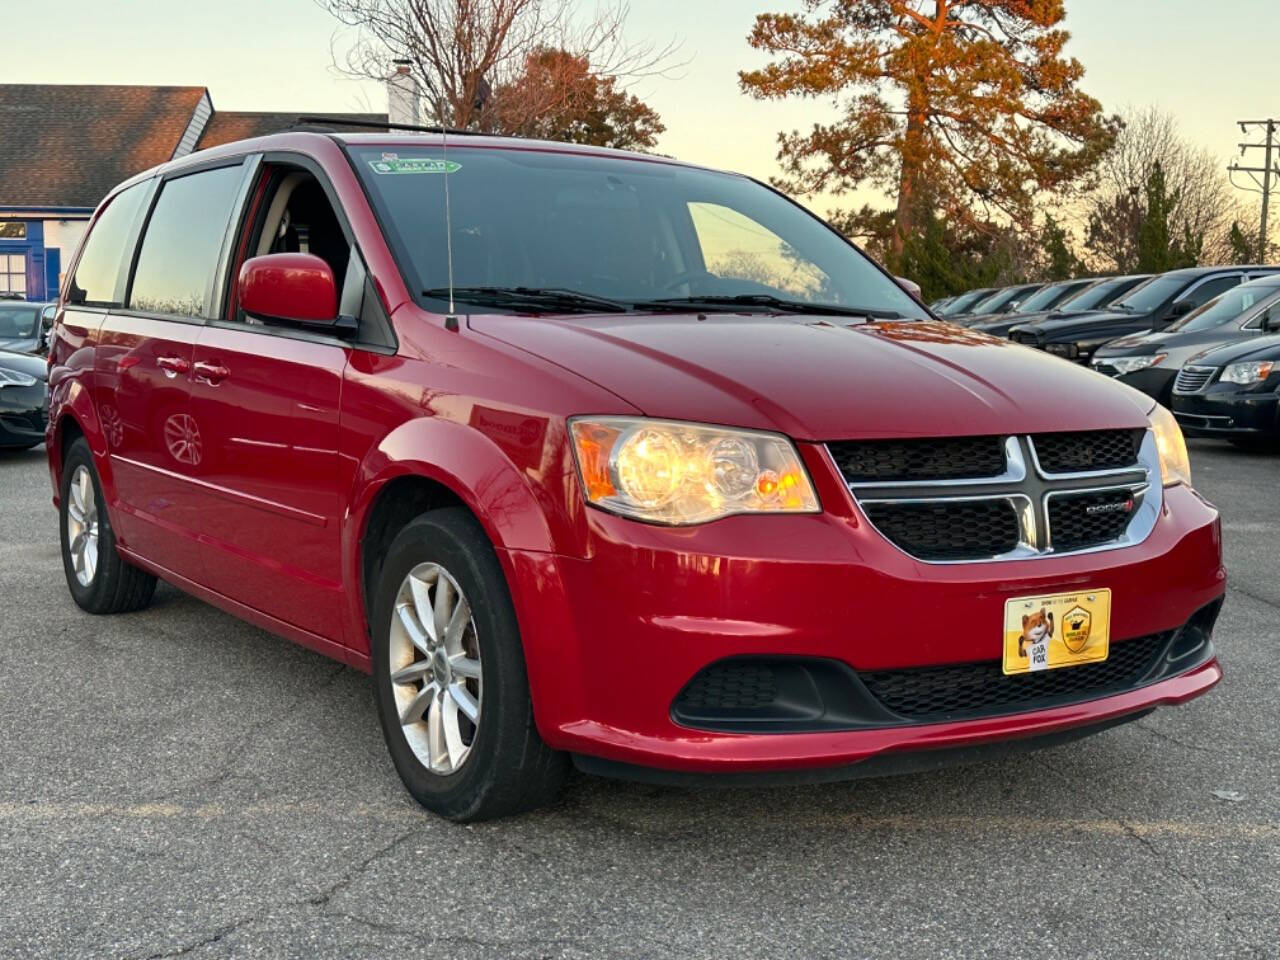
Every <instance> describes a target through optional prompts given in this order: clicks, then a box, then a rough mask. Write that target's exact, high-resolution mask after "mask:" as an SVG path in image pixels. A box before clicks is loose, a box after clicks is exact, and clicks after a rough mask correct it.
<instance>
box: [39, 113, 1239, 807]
mask: <svg viewBox="0 0 1280 960" xmlns="http://www.w3.org/2000/svg"><path fill="white" fill-rule="evenodd" d="M49 362H50V378H49V386H50V409H49V428H48V450H49V468H50V473H51V476H52V480H53V486H54V490H55V498H54V502H55V504H56V505H57V506H58V508H59V511H60V519H61V535H62V552H63V558H64V563H65V567H66V575H67V584H68V586H69V588H70V590H71V594H72V596H73V597H74V599H75V601H76V602H77V603H78V604H79V605H80V606H81V607H82V608H84V609H85V610H87V611H89V612H91V613H114V612H121V611H126V610H135V609H138V608H139V607H142V606H144V605H146V604H147V602H148V601H149V600H150V598H151V595H152V591H153V590H154V588H155V583H156V578H162V579H164V580H166V581H168V582H170V583H172V584H174V585H176V586H177V587H179V588H180V589H182V590H185V591H188V592H190V593H192V594H194V595H195V596H197V597H200V598H202V599H204V600H206V601H208V602H209V603H212V604H214V605H216V606H218V607H221V608H222V609H224V610H226V611H229V612H230V613H232V614H234V615H236V616H238V617H242V618H244V619H245V620H248V621H250V622H252V623H254V624H257V625H258V626H260V627H262V628H263V629H265V630H268V631H271V632H273V633H276V634H279V635H281V636H284V637H287V638H289V639H291V640H294V641H296V642H299V643H302V644H305V645H306V646H308V647H311V648H313V649H315V650H318V651H320V652H322V653H324V654H327V655H329V656H331V657H334V658H335V659H338V660H341V661H343V662H345V663H348V664H350V665H351V666H354V667H358V668H360V669H362V670H366V671H370V672H372V674H373V690H374V699H375V702H376V707H377V710H378V715H379V718H380V720H381V723H382V728H383V731H384V733H385V735H386V741H387V745H388V748H389V750H390V753H391V757H392V760H393V761H394V763H395V766H396V769H397V770H398V772H399V774H400V776H401V777H402V778H403V780H404V782H405V784H406V786H407V787H408V789H409V790H410V792H411V793H412V794H413V795H414V797H416V798H417V799H418V800H419V801H420V802H421V803H422V804H423V805H425V806H426V807H428V808H429V809H431V810H434V811H437V812H439V813H441V814H443V815H445V816H447V817H452V818H455V819H459V820H465V819H478V818H483V817H492V816H497V815H501V814H506V813H511V812H513V811H516V810H520V809H526V808H529V807H532V806H535V805H537V804H540V803H543V802H546V801H548V800H549V799H551V798H552V797H553V796H554V795H555V793H556V791H557V789H558V788H559V786H560V785H561V783H562V782H563V780H564V777H565V776H566V773H567V771H568V768H569V764H570V762H571V761H572V762H574V763H576V764H577V765H578V766H579V767H580V768H582V769H585V770H587V771H591V772H596V773H603V774H610V775H616V776H629V777H639V778H647V779H653V780H658V781H690V782H700V781H703V780H705V779H708V778H711V779H718V780H720V781H727V782H731V783H757V782H770V781H774V780H784V781H792V782H794V781H796V780H799V781H811V782H812V781H820V780H827V779H836V778H841V777H851V776H860V775H868V774H879V773H885V772H890V771H895V770H914V769H923V768H927V767H929V766H932V765H937V764H942V763H946V762H953V761H956V760H963V759H969V758H971V757H974V756H977V755H980V754H982V753H985V752H987V751H986V749H985V748H991V749H992V750H996V751H998V750H1008V749H1011V748H1018V747H1028V746H1038V745H1044V744H1047V743H1054V742H1062V741H1065V740H1069V739H1072V738H1075V737H1078V736H1081V735H1083V734H1086V733H1090V732H1093V731H1097V730H1099V729H1103V728H1105V727H1108V726H1111V725H1114V724H1117V723H1120V722H1123V721H1126V720H1130V719H1133V718H1135V717H1138V716H1141V715H1143V714H1144V713H1146V712H1149V711H1150V710H1152V709H1154V708H1155V707H1156V706H1159V705H1164V704H1176V703H1181V702H1183V701H1185V700H1188V699H1190V698H1192V697H1195V696H1197V695H1199V694H1201V693H1204V692H1205V691H1206V690H1208V689H1209V688H1210V687H1212V686H1213V685H1214V684H1215V683H1216V682H1217V681H1218V680H1219V678H1220V677H1221V671H1220V669H1219V667H1218V664H1217V660H1216V658H1215V655H1214V650H1213V646H1212V643H1211V640H1210V635H1211V631H1212V628H1213V624H1214V620H1215V617H1216V615H1217V612H1218V609H1219V607H1220V605H1221V602H1222V597H1223V591H1224V585H1225V577H1224V572H1223V567H1222V560H1221V544H1220V530H1219V522H1218V514H1217V512H1216V511H1215V510H1214V508H1213V507H1212V506H1211V505H1210V504H1208V503H1207V502H1205V500H1204V499H1203V498H1201V497H1200V495H1199V494H1197V493H1196V492H1195V490H1194V489H1193V488H1192V486H1191V482H1190V476H1189V473H1190V471H1189V469H1188V465H1187V454H1186V448H1185V445H1184V444H1183V441H1182V437H1181V435H1180V433H1179V431H1178V427H1177V425H1176V423H1175V422H1174V421H1173V419H1172V417H1171V416H1170V414H1169V413H1168V412H1167V411H1166V410H1165V409H1164V408H1162V407H1160V406H1158V405H1155V404H1154V403H1153V402H1152V401H1151V400H1150V399H1148V398H1147V397H1145V396H1143V395H1142V394H1140V393H1138V392H1136V391H1134V390H1131V389H1128V388H1126V387H1123V386H1121V385H1118V384H1115V383H1113V382H1111V381H1110V380H1108V379H1107V378H1106V377H1103V376H1100V375H1098V374H1096V373H1093V372H1091V371H1089V370H1087V369H1083V368H1081V367H1079V366H1077V365H1074V364H1071V363H1067V362H1064V361H1062V360H1060V359H1058V358H1056V357H1052V356H1049V355H1047V354H1044V353H1042V352H1039V351H1034V350H1030V349H1026V348H1023V347H1020V346H1017V345H1014V344H1011V343H1008V342H1006V341H999V340H994V339H991V338H989V337H987V336H984V335H982V334H978V333H975V332H973V331H967V330H964V329H961V328H958V327H955V326H951V325H947V324H944V323H940V322H938V321H936V320H935V319H934V318H932V317H931V316H930V315H929V314H928V312H927V311H926V310H925V309H924V308H923V307H922V306H921V305H920V304H919V303H918V302H917V301H916V300H915V299H913V298H912V297H911V296H909V295H908V294H907V293H905V292H904V290H903V288H902V287H901V286H900V285H899V284H898V283H895V282H894V280H893V278H892V277H890V276H888V275H887V274H885V273H884V271H883V270H881V269H880V267H878V266H877V265H876V264H875V263H874V262H872V261H871V260H869V259H868V258H867V257H865V256H864V255H863V254H862V253H860V252H859V251H858V249H857V248H855V247H854V246H852V245H851V244H850V243H849V242H848V241H847V240H845V239H844V238H843V237H842V236H841V235H840V234H839V233H837V232H835V231H834V230H832V229H831V228H830V227H828V226H827V225H826V224H825V223H823V221H821V220H820V219H818V218H817V217H815V216H813V215H812V214H810V213H808V212H807V211H805V210H804V209H803V208H801V207H799V206H797V205H796V204H794V203H792V202H791V201H789V200H788V199H787V198H785V197H784V196H782V195H780V194H779V193H777V192H775V191H773V190H771V189H770V188H768V187H766V186H764V185H762V184H760V183H757V182H755V181H752V180H750V179H748V178H746V177H742V176H737V175H734V174H729V173H719V172H713V171H709V170H704V169H700V168H697V167H694V166H689V165H686V164H682V163H678V162H675V161H672V160H668V159H664V158H660V157H653V156H644V155H635V154H628V153H622V152H615V151H608V150H600V149H592V148H579V147H574V146H568V145H564V144H552V143H539V142H533V141H524V140H512V139H498V138H486V137H476V136H467V137H450V138H449V139H448V142H447V143H446V142H445V141H444V140H443V139H442V138H441V137H440V136H438V135H434V134H428V135H422V134H400V135H385V134H379V135H367V134H366V135H328V134H324V133H316V132H309V133H302V132H298V133H286V134H280V135H276V136H271V137H267V138H263V139H259V140H252V141H244V142H240V143H235V144H230V145H227V146H224V147H219V148H217V149H213V150H208V151H203V152H200V153H198V154H196V155H194V156H190V157H186V158H183V159H181V160H178V161H175V162H172V163H169V164H166V165H165V166H163V167H160V168H158V169H156V170H153V171H150V172H148V173H145V174H142V175H140V176H138V177H135V178H134V179H132V180H130V181H128V182H127V183H124V184H122V185H121V186H120V187H118V188H117V189H116V190H114V191H113V192H112V193H111V195H110V196H109V197H107V199H106V200H105V201H103V203H102V205H101V207H100V208H99V209H98V211H97V213H96V215H95V217H94V220H93V223H92V226H91V228H90V231H89V233H88V235H87V237H86V239H85V241H84V243H83V244H82V246H81V249H80V251H79V252H78V254H77V256H76V259H75V261H74V262H73V263H72V265H71V268H70V270H69V272H68V279H67V281H66V284H65V290H64V291H63V292H62V298H61V301H60V304H59V312H58V317H57V322H56V325H55V328H54V333H53V338H52V348H51V353H50V358H49Z"/></svg>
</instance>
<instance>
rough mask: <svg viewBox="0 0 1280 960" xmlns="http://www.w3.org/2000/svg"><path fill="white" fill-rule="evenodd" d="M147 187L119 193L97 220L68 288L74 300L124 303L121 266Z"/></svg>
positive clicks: (109, 304) (111, 304)
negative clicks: (121, 298)
mask: <svg viewBox="0 0 1280 960" xmlns="http://www.w3.org/2000/svg"><path fill="white" fill-rule="evenodd" d="M146 186H147V185H146V184H145V183H139V184H135V185H134V186H132V187H129V188H128V189H127V190H122V191H121V192H120V193H118V194H116V195H115V196H114V197H112V198H111V202H110V203H108V204H107V207H106V209H105V210H103V211H102V213H101V214H99V215H98V219H97V220H96V221H94V224H93V227H92V228H91V229H90V231H89V236H88V238H87V239H86V240H85V245H84V252H83V253H82V254H80V261H79V263H77V264H76V272H75V273H74V274H73V275H72V277H71V285H70V286H69V287H68V288H67V300H68V301H69V302H70V303H73V304H80V305H85V306H95V307H118V306H119V305H120V297H121V294H122V292H123V284H122V282H121V267H122V266H124V262H125V258H126V257H127V256H128V254H129V253H130V252H131V251H129V250H126V249H125V244H127V243H128V242H129V234H130V231H131V230H132V229H133V223H134V220H135V219H136V218H137V216H138V207H139V206H140V205H141V203H142V200H143V198H144V197H145V196H146V194H147V191H146Z"/></svg>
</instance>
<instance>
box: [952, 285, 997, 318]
mask: <svg viewBox="0 0 1280 960" xmlns="http://www.w3.org/2000/svg"><path fill="white" fill-rule="evenodd" d="M990 295H991V291H990V290H970V291H969V292H968V293H962V294H960V296H958V297H956V298H955V299H954V300H952V301H951V302H950V303H948V304H947V305H946V307H944V308H943V310H942V315H943V316H944V317H953V316H955V315H956V314H957V313H963V312H964V311H965V310H967V309H969V307H971V306H972V305H974V304H976V303H977V302H978V301H979V300H982V299H984V298H986V297H988V296H990Z"/></svg>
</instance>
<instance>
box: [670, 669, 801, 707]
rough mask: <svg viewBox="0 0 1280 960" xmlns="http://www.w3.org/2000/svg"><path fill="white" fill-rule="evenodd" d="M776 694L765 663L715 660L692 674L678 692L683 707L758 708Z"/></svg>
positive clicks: (766, 703) (775, 683) (770, 672)
mask: <svg viewBox="0 0 1280 960" xmlns="http://www.w3.org/2000/svg"><path fill="white" fill-rule="evenodd" d="M777 695H778V685H777V681H776V680H775V679H774V673H773V668H772V667H770V666H768V665H767V664H752V663H718V664H716V665H714V666H712V667H709V668H708V669H706V670H703V671H702V672H701V673H700V674H698V675H697V676H696V677H694V678H693V680H692V681H691V682H690V684H689V686H687V687H685V689H684V691H683V692H682V693H681V694H680V707H681V708H682V709H684V710H689V711H696V710H709V709H710V710H761V709H763V708H765V707H767V706H769V705H770V704H771V703H773V701H774V699H775V698H776V697H777Z"/></svg>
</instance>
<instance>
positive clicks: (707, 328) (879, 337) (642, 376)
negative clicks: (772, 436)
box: [469, 314, 1151, 440]
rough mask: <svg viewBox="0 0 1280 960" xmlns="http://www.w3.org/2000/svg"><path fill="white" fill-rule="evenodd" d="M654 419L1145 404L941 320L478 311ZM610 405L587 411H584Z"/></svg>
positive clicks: (912, 424) (930, 429) (1105, 419)
mask: <svg viewBox="0 0 1280 960" xmlns="http://www.w3.org/2000/svg"><path fill="white" fill-rule="evenodd" d="M469 324H470V326H471V328H472V329H473V330H476V331H477V332H479V333H481V334H484V335H486V336H489V337H493V338H496V339H498V340H501V341H503V342H505V343H507V344H510V345H512V346H514V347H518V348H520V349H523V350H526V351H528V352H529V353H531V354H535V355H537V356H539V357H542V358H544V359H546V360H549V361H551V362H553V363H556V364H559V365H560V366H562V367H565V368H567V369H569V370H572V371H573V372H574V373H576V374H578V375H580V376H582V377H585V378H587V379H588V380H590V381H592V382H594V383H595V384H597V385H599V386H601V387H603V388H604V389H606V390H608V391H610V392H612V393H613V394H615V395H616V396H618V397H620V398H621V399H623V400H625V401H626V402H627V403H628V404H630V405H632V406H634V407H636V408H638V409H639V410H641V411H643V412H644V413H645V414H647V415H649V416H652V417H666V418H671V419H678V420H698V421H704V422H709V423H719V424H727V425H731V426H740V427H749V428H755V429H762V430H776V431H780V432H782V433H785V434H787V435H789V436H792V437H795V438H797V439H802V440H835V439H842V438H855V437H911V436H947V435H953V436H954V435H973V434H992V433H1035V432H1041V431H1053V430H1097V429H1105V428H1114V427H1141V426H1144V425H1145V424H1146V422H1147V421H1146V414H1147V412H1148V411H1149V410H1150V408H1151V401H1150V399H1149V398H1147V397H1145V396H1143V395H1142V394H1140V393H1138V392H1137V391H1135V390H1132V389H1131V388H1129V387H1126V386H1124V385H1122V384H1117V383H1114V382H1113V381H1111V380H1109V379H1108V378H1105V377H1103V376H1101V375H1099V374H1097V373H1094V372H1093V371H1091V370H1088V369H1086V368H1084V367H1081V366H1078V365H1076V364H1071V363H1068V362H1066V361H1064V360H1060V359H1058V358H1056V357H1053V356H1050V355H1048V354H1045V353H1042V352H1039V351H1036V350H1030V349H1027V348H1025V347H1020V346H1017V345H1015V344H1012V343H1010V342H1008V341H1005V340H996V339H994V338H992V337H988V336H986V335H985V334H980V333H975V332H974V331H971V330H965V329H963V328H961V327H957V326H955V325H953V324H948V323H941V322H937V321H901V322H881V323H864V322H862V321H857V320H849V319H847V318H836V317H832V318H819V317H793V316H770V315H759V314H756V315H742V314H707V315H705V316H704V317H702V318H700V317H699V315H697V314H661V315H644V314H629V315H627V316H608V317H568V318H566V317H554V318H553V317H528V316H493V315H487V316H472V317H471V318H470V319H469ZM592 412H607V411H590V410H583V411H581V413H584V414H585V413H592Z"/></svg>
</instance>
